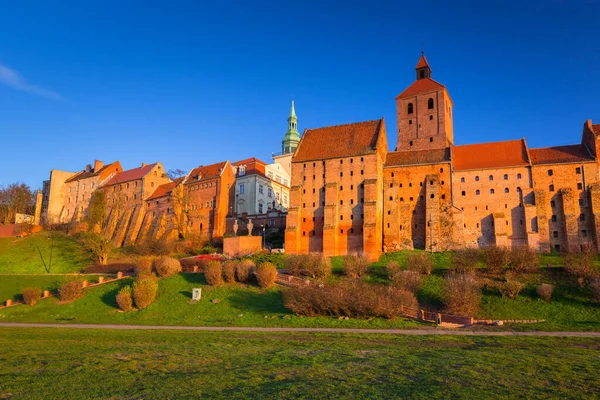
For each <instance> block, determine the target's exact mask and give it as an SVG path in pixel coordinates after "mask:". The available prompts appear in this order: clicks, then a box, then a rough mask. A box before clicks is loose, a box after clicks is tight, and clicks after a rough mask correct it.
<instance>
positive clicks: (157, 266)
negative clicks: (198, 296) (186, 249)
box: [152, 257, 181, 278]
mask: <svg viewBox="0 0 600 400" xmlns="http://www.w3.org/2000/svg"><path fill="white" fill-rule="evenodd" d="M152 266H153V269H154V271H156V275H158V277H159V278H167V277H169V276H173V275H177V274H178V273H180V272H181V263H180V262H179V260H178V259H176V258H171V257H160V258H157V259H156V260H154V262H153V263H152Z"/></svg>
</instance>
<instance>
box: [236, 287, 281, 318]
mask: <svg viewBox="0 0 600 400" xmlns="http://www.w3.org/2000/svg"><path fill="white" fill-rule="evenodd" d="M229 301H230V302H231V305H233V306H235V307H236V308H238V309H240V310H247V311H249V312H256V313H285V314H289V313H290V312H289V311H288V310H286V308H285V307H284V306H283V299H282V297H281V292H279V291H278V290H271V291H267V292H249V291H242V290H236V291H234V292H233V293H232V294H231V296H230V297H229Z"/></svg>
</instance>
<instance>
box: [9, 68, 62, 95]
mask: <svg viewBox="0 0 600 400" xmlns="http://www.w3.org/2000/svg"><path fill="white" fill-rule="evenodd" d="M0 83H1V84H3V85H6V86H8V87H11V88H13V89H15V90H20V91H21V92H27V93H31V94H35V95H38V96H42V97H46V98H49V99H53V100H65V98H64V97H62V96H61V95H60V94H58V93H56V92H53V91H51V90H46V89H44V88H41V87H39V86H35V85H32V84H30V83H28V82H27V81H26V80H25V78H23V77H22V76H21V74H19V73H18V72H17V71H15V70H14V69H10V68H8V67H7V66H5V65H2V64H0Z"/></svg>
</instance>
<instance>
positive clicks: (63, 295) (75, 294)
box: [58, 281, 83, 301]
mask: <svg viewBox="0 0 600 400" xmlns="http://www.w3.org/2000/svg"><path fill="white" fill-rule="evenodd" d="M82 296H83V288H82V287H81V282H80V281H71V282H67V283H65V284H63V285H62V286H61V287H60V289H58V297H59V298H60V300H61V301H73V300H77V299H80V298H81V297H82Z"/></svg>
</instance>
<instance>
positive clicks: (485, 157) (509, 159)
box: [452, 140, 529, 171]
mask: <svg viewBox="0 0 600 400" xmlns="http://www.w3.org/2000/svg"><path fill="white" fill-rule="evenodd" d="M452 164H453V165H454V169H455V170H457V171H461V170H469V169H484V168H502V167H518V166H526V165H529V159H528V157H527V148H526V146H525V141H524V140H507V141H504V142H492V143H478V144H466V145H462V146H455V147H454V148H453V149H452Z"/></svg>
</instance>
